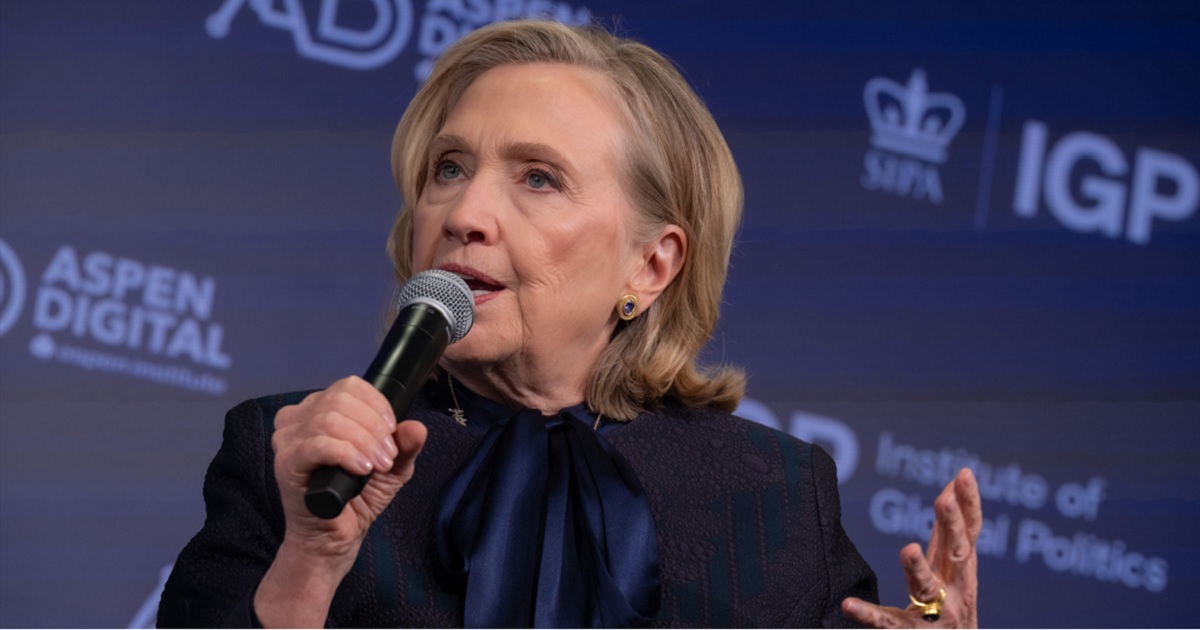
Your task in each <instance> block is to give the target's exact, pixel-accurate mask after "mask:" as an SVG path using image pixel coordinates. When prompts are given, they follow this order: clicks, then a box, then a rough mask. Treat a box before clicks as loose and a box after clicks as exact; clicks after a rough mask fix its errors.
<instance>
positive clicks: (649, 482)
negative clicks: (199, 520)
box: [158, 387, 878, 628]
mask: <svg viewBox="0 0 1200 630" xmlns="http://www.w3.org/2000/svg"><path fill="white" fill-rule="evenodd" d="M432 389H433V388H431V387H427V388H425V390H424V391H423V392H422V394H421V395H420V396H418V398H417V401H416V402H415V403H414V405H413V408H412V409H411V410H410V412H409V414H408V416H409V417H410V418H414V419H417V420H420V421H422V422H423V423H424V424H425V425H426V427H427V428H428V430H429V437H428V440H427V442H426V445H425V448H424V450H423V451H422V452H421V454H420V456H419V457H418V458H417V462H416V469H415V473H414V476H413V478H412V480H411V481H410V482H409V483H408V484H407V485H405V487H404V488H403V489H401V490H400V492H399V493H398V494H397V496H396V498H395V500H394V501H393V502H392V504H391V505H390V506H388V508H387V509H386V510H384V512H383V513H382V514H381V515H380V517H379V519H378V520H377V521H376V522H375V524H374V525H372V527H371V529H370V530H369V531H368V534H367V536H366V539H365V540H364V542H363V545H362V548H361V550H360V552H359V555H358V558H357V560H356V562H355V564H354V567H353V569H352V570H351V571H350V573H349V574H348V575H347V576H346V578H345V579H344V580H343V581H342V583H341V585H340V586H339V588H338V591H337V593H336V595H335V596H334V600H333V603H332V605H331V607H330V612H329V617H328V620H327V626H328V627H335V628H336V627H461V626H462V619H463V617H462V610H463V600H462V594H461V593H456V592H453V590H452V589H451V588H450V587H449V586H448V585H447V584H446V583H445V582H446V580H444V579H442V578H441V577H440V576H439V570H438V569H437V568H436V567H437V562H436V558H435V551H434V545H433V540H434V539H433V532H432V526H433V510H434V509H435V507H436V505H437V503H438V498H439V495H440V493H441V490H442V487H443V485H444V484H445V482H446V480H447V479H449V478H450V477H451V476H452V475H453V474H454V472H455V471H456V470H457V469H458V467H459V465H460V464H461V463H462V462H463V461H464V460H465V459H466V458H468V457H469V456H470V455H471V453H472V452H473V451H474V449H475V447H476V445H477V444H478V442H479V440H480V439H481V436H480V435H479V434H478V433H476V432H475V431H472V430H470V429H468V428H465V427H462V426H460V425H458V424H457V423H456V422H454V420H453V419H451V418H450V417H449V416H448V415H446V414H445V413H443V412H442V409H444V407H445V406H446V405H442V404H440V403H442V402H443V401H441V400H439V399H438V395H437V393H436V392H433V391H432ZM304 395H305V394H304V393H295V394H285V395H279V396H273V397H267V398H260V399H257V400H252V401H247V402H245V403H242V404H241V405H239V406H237V407H235V408H234V409H233V410H231V411H230V412H229V414H228V415H227V417H226V420H225V432H224V437H223V443H222V445H221V448H220V450H219V451H218V453H217V455H216V457H215V458H214V460H213V462H212V464H211V465H210V467H209V470H208V474H207V476H206V477H205V482H204V500H205V504H206V508H207V513H208V516H207V518H206V520H205V523H204V527H203V528H202V529H201V530H200V532H199V533H198V534H197V535H196V536H195V537H194V538H193V539H192V540H191V542H189V543H188V545H187V546H186V547H185V548H184V550H183V551H182V553H181V554H180V556H179V559H178V561H177V562H176V564H175V567H174V570H173V571H172V573H171V577H170V578H169V579H168V581H167V584H166V587H165V589H164V591H163V596H162V601H161V604H160V606H159V616H158V623H159V626H160V627H251V624H252V623H253V614H252V608H251V602H252V599H253V595H254V591H255V589H256V588H257V586H258V584H259V582H260V580H261V579H262V576H263V575H264V574H265V573H266V571H267V567H268V566H269V565H270V564H271V561H272V559H273V558H274V555H275V552H276V550H277V549H278V548H279V545H280V544H281V542H282V540H283V533H284V518H283V510H282V506H281V503H280V499H279V490H278V487H277V486H276V484H275V478H274V474H273V452H272V449H271V434H272V432H273V430H274V417H275V413H276V411H278V410H279V409H280V408H281V407H282V406H284V405H288V404H294V403H297V402H299V401H300V400H301V399H303V397H304ZM431 398H432V400H431ZM606 437H607V439H608V440H609V441H610V442H611V443H612V444H613V445H614V446H615V447H616V448H617V450H619V451H620V452H621V454H622V455H624V457H625V458H626V459H627V460H628V461H629V463H630V465H631V466H632V467H633V468H634V470H635V471H636V472H637V474H638V476H639V478H640V479H641V482H642V485H643V487H644V489H645V492H646V498H647V501H648V502H649V504H650V508H651V512H652V513H653V516H654V521H655V530H656V532H657V537H658V551H659V563H660V572H661V580H662V607H661V609H660V611H659V614H658V616H657V617H656V619H655V620H654V624H653V625H654V626H657V627H697V626H716V627H818V626H834V627H838V626H846V625H852V624H851V622H850V621H849V620H848V619H846V618H845V617H844V616H843V615H842V612H841V607H840V603H841V600H842V599H843V598H845V597H848V596H856V597H861V598H863V599H867V600H869V601H876V600H877V598H878V595H877V591H876V583H875V575H874V574H873V573H872V572H871V569H870V568H869V567H868V566H867V564H866V562H864V561H863V559H862V558H861V556H860V555H859V554H858V551H857V550H856V549H855V547H854V545H853V544H852V543H851V542H850V540H849V538H848V537H847V536H846V533H845V532H844V531H843V529H842V526H841V520H840V506H839V501H838V494H837V476H836V471H835V469H834V464H833V460H832V459H831V458H830V457H829V456H828V455H827V454H825V452H824V451H822V450H821V449H820V448H818V447H815V446H813V445H811V444H808V443H807V442H803V441H800V440H797V439H795V438H793V437H791V436H789V435H787V434H785V433H782V432H779V431H775V430H773V429H769V428H767V427H764V426H762V425H759V424H756V423H753V422H750V421H748V420H743V419H741V418H738V417H735V416H732V415H730V414H728V413H725V412H721V411H717V410H713V409H694V408H688V407H684V406H681V405H678V404H672V403H670V402H668V403H666V404H664V405H663V406H662V407H661V408H659V409H657V410H655V411H651V412H646V413H643V414H642V415H641V416H639V417H638V418H636V419H635V420H633V421H632V422H630V423H628V424H626V425H625V426H622V427H619V428H617V429H615V430H612V431H608V432H607V433H606ZM513 596H514V597H522V596H526V597H527V596H528V594H521V593H513Z"/></svg>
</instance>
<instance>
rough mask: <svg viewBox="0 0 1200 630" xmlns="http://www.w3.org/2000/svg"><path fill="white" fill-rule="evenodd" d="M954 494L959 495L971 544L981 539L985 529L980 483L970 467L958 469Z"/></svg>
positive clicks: (959, 502)
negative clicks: (980, 536) (980, 535)
mask: <svg viewBox="0 0 1200 630" xmlns="http://www.w3.org/2000/svg"><path fill="white" fill-rule="evenodd" d="M954 482H955V483H954V494H955V495H956V496H957V497H958V505H959V507H960V508H962V513H963V519H964V520H965V521H966V527H967V535H968V536H969V537H970V538H971V544H975V541H977V540H979V534H980V532H982V531H983V507H982V504H981V503H982V502H981V500H980V497H979V484H978V483H976V482H975V474H974V473H973V472H971V469H970V468H964V469H962V470H960V471H958V477H957V478H955V480H954Z"/></svg>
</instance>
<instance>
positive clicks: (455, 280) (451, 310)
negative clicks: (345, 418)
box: [304, 269, 475, 519]
mask: <svg viewBox="0 0 1200 630" xmlns="http://www.w3.org/2000/svg"><path fill="white" fill-rule="evenodd" d="M396 301H397V304H399V312H398V313H397V315H396V321H395V322H394V323H393V324H392V328H391V330H389V331H388V334H387V337H386V338H384V340H383V344H382V345H381V346H380V347H379V353H378V354H376V355H375V360H374V361H372V362H371V366H370V367H368V368H367V371H366V373H365V374H363V380H365V381H367V382H368V383H370V384H371V385H372V386H374V387H375V389H377V390H379V391H380V392H382V393H383V395H384V396H386V397H387V399H388V400H389V401H390V402H391V403H392V411H393V413H395V415H396V421H397V422H399V421H400V419H402V418H404V417H405V415H407V414H408V408H409V407H411V406H412V402H413V399H414V398H416V395H417V390H418V389H420V387H421V385H422V384H423V383H424V382H425V379H427V378H429V375H430V374H431V373H432V372H433V368H434V366H436V365H437V362H438V359H439V358H441V356H442V352H444V351H445V350H446V346H448V345H450V344H452V343H454V342H456V341H458V340H459V339H462V338H463V336H464V335H466V334H467V331H469V330H471V324H473V323H474V321H475V298H474V297H473V296H472V295H471V289H470V288H468V287H467V283H466V282H464V281H463V279H462V278H460V277H458V276H456V275H454V274H452V273H450V272H448V271H442V270H441V269H431V270H429V271H422V272H421V273H419V274H417V275H415V276H413V277H412V278H411V279H409V281H408V282H406V283H404V288H402V289H401V290H400V297H399V298H397V300H396ZM370 478H371V475H370V473H368V474H366V475H362V476H359V475H354V474H351V473H348V472H346V471H345V470H344V469H343V468H341V467H340V466H321V467H320V468H318V469H317V470H316V471H314V472H313V475H312V477H311V478H310V479H309V482H308V490H307V491H305V493H304V505H305V507H307V508H308V511H309V512H311V513H312V514H313V516H317V517H320V518H324V519H331V518H337V516H338V515H339V514H341V513H342V509H343V508H345V507H346V503H348V502H349V501H350V499H353V498H354V497H356V496H358V494H359V493H360V492H362V489H363V488H364V487H366V485H367V480H368V479H370Z"/></svg>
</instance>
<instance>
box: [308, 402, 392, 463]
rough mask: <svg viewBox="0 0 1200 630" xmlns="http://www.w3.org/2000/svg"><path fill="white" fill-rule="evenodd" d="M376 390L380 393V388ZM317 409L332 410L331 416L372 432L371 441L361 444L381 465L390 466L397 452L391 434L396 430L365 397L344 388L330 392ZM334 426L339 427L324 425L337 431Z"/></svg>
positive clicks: (329, 429) (331, 430)
mask: <svg viewBox="0 0 1200 630" xmlns="http://www.w3.org/2000/svg"><path fill="white" fill-rule="evenodd" d="M371 391H375V390H373V389H372V390H371ZM375 393H376V394H379V392H375ZM381 396H382V395H381ZM319 409H321V410H323V411H327V412H328V413H331V414H334V415H332V416H331V417H338V416H342V417H345V418H346V419H348V420H351V421H353V422H355V423H357V424H358V425H359V426H361V427H362V428H363V429H365V430H367V431H368V432H369V433H370V434H371V435H372V436H373V439H374V444H372V445H363V446H364V448H366V449H368V450H367V452H369V453H370V454H371V455H372V457H373V458H374V459H375V462H376V463H377V464H379V465H380V466H381V467H382V468H384V469H385V470H386V469H387V468H391V460H392V459H393V458H394V457H395V456H396V453H397V448H396V441H395V440H394V439H393V437H392V433H393V432H394V431H395V430H396V423H395V422H394V421H390V420H388V419H387V418H384V417H383V416H381V415H380V414H379V411H378V410H377V409H376V408H375V407H374V406H373V405H371V404H370V403H369V402H368V401H365V400H363V399H361V398H359V397H358V396H357V395H356V394H353V393H350V392H346V391H334V392H329V393H328V394H327V395H326V397H325V398H324V399H323V401H322V402H321V404H320V405H319ZM389 414H390V412H389ZM389 417H390V415H389ZM337 429H338V427H336V426H334V427H326V429H325V430H326V431H329V432H330V433H331V434H334V435H336V433H333V432H334V431H336V430H337Z"/></svg>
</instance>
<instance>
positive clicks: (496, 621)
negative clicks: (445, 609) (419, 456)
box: [436, 409, 660, 628]
mask: <svg viewBox="0 0 1200 630" xmlns="http://www.w3.org/2000/svg"><path fill="white" fill-rule="evenodd" d="M436 537H437V551H438V557H439V561H440V563H441V566H442V569H443V570H444V571H445V572H446V573H447V574H448V575H449V576H450V578H451V579H452V580H454V581H455V582H457V583H458V585H459V586H460V587H461V588H463V589H464V590H465V602H466V603H465V610H464V624H465V626H466V627H468V628H496V627H508V628H520V627H539V628H545V627H571V628H589V627H590V628H600V627H608V628H612V627H631V626H646V625H648V624H649V623H650V621H651V619H653V617H654V615H655V614H657V612H658V608H659V604H660V601H659V600H660V593H659V579H658V551H657V547H656V542H655V531H654V521H653V518H652V517H651V514H650V508H649V505H648V504H647V502H646V498H645V495H644V493H643V491H642V487H641V484H640V483H639V482H638V479H637V476H636V475H635V474H634V471H633V469H632V468H631V467H630V466H629V463H628V462H627V461H625V458H624V457H622V456H621V454H620V453H619V452H618V451H617V450H616V449H615V448H614V447H613V446H612V445H611V444H609V442H608V441H607V440H605V439H604V437H603V436H601V435H598V434H597V433H596V432H595V431H593V430H592V428H591V426H589V425H588V424H587V423H586V422H585V421H583V420H580V419H579V418H577V417H576V416H575V415H573V414H572V413H570V412H569V411H563V412H560V413H559V414H558V415H557V416H553V417H546V416H543V415H542V414H541V413H540V412H539V411H536V410H529V409H527V410H524V411H521V412H518V413H517V414H516V415H514V416H512V417H511V418H509V419H507V420H504V421H500V422H495V423H493V424H492V425H491V427H490V428H489V430H488V432H487V434H486V435H485V436H484V438H483V440H482V442H481V443H480V445H479V448H478V449H477V450H476V451H475V454H474V455H473V456H472V457H471V459H470V460H468V461H467V462H466V463H465V464H464V465H463V467H462V468H460V469H459V471H458V473H457V475H456V476H455V477H454V478H453V479H452V480H451V481H450V482H449V483H448V484H447V486H446V488H445V490H444V491H443V495H442V499H441V503H440V505H439V506H438V510H437V528H436Z"/></svg>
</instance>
